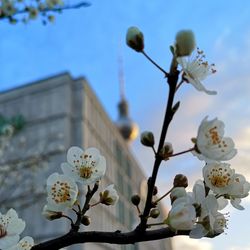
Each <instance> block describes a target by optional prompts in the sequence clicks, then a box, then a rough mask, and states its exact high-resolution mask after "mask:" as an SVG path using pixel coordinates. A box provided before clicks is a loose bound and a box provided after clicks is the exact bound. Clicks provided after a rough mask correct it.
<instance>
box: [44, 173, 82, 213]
mask: <svg viewBox="0 0 250 250" xmlns="http://www.w3.org/2000/svg"><path fill="white" fill-rule="evenodd" d="M47 193H48V197H47V202H48V204H47V209H48V210H51V211H55V212H60V211H64V210H65V209H66V208H72V206H73V205H74V203H75V202H76V200H77V195H78V187H77V184H76V183H75V181H74V180H73V179H72V178H71V177H69V176H66V175H60V174H58V173H53V174H52V175H50V176H49V178H48V179H47Z"/></svg>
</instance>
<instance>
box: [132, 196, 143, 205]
mask: <svg viewBox="0 0 250 250" xmlns="http://www.w3.org/2000/svg"><path fill="white" fill-rule="evenodd" d="M140 201H141V197H140V196H139V195H138V194H135V195H133V196H132V197H131V202H132V203H133V204H134V205H135V206H138V205H139V204H140Z"/></svg>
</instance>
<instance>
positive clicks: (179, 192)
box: [170, 187, 187, 204]
mask: <svg viewBox="0 0 250 250" xmlns="http://www.w3.org/2000/svg"><path fill="white" fill-rule="evenodd" d="M186 195H187V192H186V190H185V188H184V187H176V188H174V189H173V190H172V191H171V194H170V199H171V204H172V203H173V202H174V201H175V200H176V199H178V198H181V197H185V196H186Z"/></svg>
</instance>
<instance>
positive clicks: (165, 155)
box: [160, 142, 174, 161]
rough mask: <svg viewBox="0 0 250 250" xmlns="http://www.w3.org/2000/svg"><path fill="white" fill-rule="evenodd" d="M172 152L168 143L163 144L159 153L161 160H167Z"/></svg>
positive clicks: (171, 147)
mask: <svg viewBox="0 0 250 250" xmlns="http://www.w3.org/2000/svg"><path fill="white" fill-rule="evenodd" d="M173 152H174V150H173V146H172V144H171V143H170V142H165V144H164V146H163V147H162V149H161V151H160V155H161V157H162V158H163V160H165V161H166V160H168V159H169V156H171V155H172V154H173Z"/></svg>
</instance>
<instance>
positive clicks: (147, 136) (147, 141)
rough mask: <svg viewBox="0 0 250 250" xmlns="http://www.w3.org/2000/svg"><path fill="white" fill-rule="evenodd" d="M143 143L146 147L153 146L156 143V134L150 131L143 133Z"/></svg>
mask: <svg viewBox="0 0 250 250" xmlns="http://www.w3.org/2000/svg"><path fill="white" fill-rule="evenodd" d="M141 144H143V145H144V146H146V147H153V146H154V144H155V139H154V134H153V133H152V132H150V131H144V132H143V133H141Z"/></svg>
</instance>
